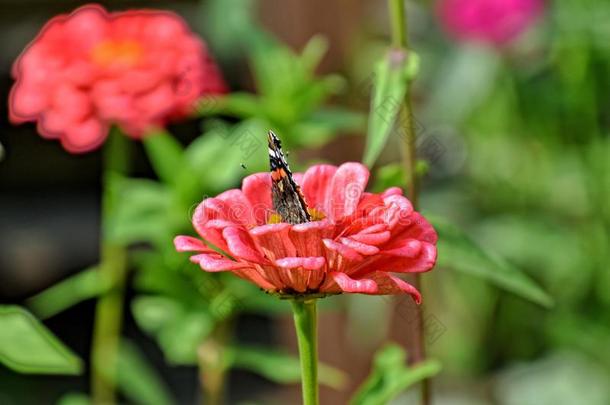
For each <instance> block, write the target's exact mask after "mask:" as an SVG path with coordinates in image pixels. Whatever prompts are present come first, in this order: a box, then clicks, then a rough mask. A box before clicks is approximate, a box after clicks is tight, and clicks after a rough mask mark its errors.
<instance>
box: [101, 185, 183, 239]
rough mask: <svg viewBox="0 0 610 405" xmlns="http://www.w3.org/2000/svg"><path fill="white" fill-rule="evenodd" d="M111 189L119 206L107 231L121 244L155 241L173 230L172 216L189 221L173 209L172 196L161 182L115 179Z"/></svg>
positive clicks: (109, 222)
mask: <svg viewBox="0 0 610 405" xmlns="http://www.w3.org/2000/svg"><path fill="white" fill-rule="evenodd" d="M110 187H111V188H112V189H113V191H114V192H115V195H116V196H117V198H116V201H117V203H116V206H115V209H114V211H113V212H112V214H111V217H110V218H109V219H108V221H107V228H106V229H107V232H108V236H109V238H110V239H112V240H114V241H116V242H118V243H122V244H128V243H133V242H142V241H156V240H157V239H158V238H160V237H163V236H165V235H167V234H168V232H170V231H171V230H172V225H173V222H172V221H173V220H174V218H175V217H174V216H173V215H176V216H180V215H184V217H185V218H186V213H184V214H182V213H177V212H174V211H173V210H172V198H171V197H172V196H171V194H170V192H169V190H168V189H167V187H164V186H163V184H161V183H159V182H156V181H152V180H148V179H131V178H125V177H122V176H114V177H113V178H111V179H110Z"/></svg>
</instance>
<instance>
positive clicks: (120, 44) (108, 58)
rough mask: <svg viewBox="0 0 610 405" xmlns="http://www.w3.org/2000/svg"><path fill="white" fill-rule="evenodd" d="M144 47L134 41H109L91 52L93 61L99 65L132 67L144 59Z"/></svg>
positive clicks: (98, 45)
mask: <svg viewBox="0 0 610 405" xmlns="http://www.w3.org/2000/svg"><path fill="white" fill-rule="evenodd" d="M143 51H144V50H143V49H142V45H141V44H140V43H139V42H137V41H133V40H124V41H115V40H107V41H102V42H100V43H99V44H97V45H96V46H95V47H94V48H93V49H92V50H91V59H92V60H93V62H94V63H96V64H97V65H100V66H103V67H108V66H111V65H114V66H116V65H118V66H122V67H132V66H134V65H135V64H136V63H138V61H139V60H140V58H141V57H142V53H143Z"/></svg>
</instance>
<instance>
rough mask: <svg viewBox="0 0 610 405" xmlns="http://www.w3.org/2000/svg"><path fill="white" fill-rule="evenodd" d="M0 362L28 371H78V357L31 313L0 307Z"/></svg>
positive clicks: (67, 372) (49, 372) (48, 372)
mask: <svg viewBox="0 0 610 405" xmlns="http://www.w3.org/2000/svg"><path fill="white" fill-rule="evenodd" d="M0 362H1V363H2V364H4V365H5V366H7V367H9V368H11V369H13V370H15V371H18V372H21V373H31V374H71V375H74V374H80V372H81V369H82V363H81V360H80V359H79V358H78V357H77V356H76V355H75V354H74V353H73V352H72V351H71V350H70V349H68V348H67V347H66V346H65V345H64V344H63V343H61V341H59V339H57V337H55V336H54V335H53V334H52V333H51V331H49V330H48V329H47V328H46V327H45V326H44V325H43V324H42V323H40V322H39V321H38V320H37V319H36V318H34V316H32V314H30V313H29V312H28V311H26V310H25V309H23V308H21V307H19V306H16V305H2V306H0Z"/></svg>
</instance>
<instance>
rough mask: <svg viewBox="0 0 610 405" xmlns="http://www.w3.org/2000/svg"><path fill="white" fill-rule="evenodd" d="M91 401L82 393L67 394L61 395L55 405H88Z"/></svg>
mask: <svg viewBox="0 0 610 405" xmlns="http://www.w3.org/2000/svg"><path fill="white" fill-rule="evenodd" d="M90 403H91V399H90V398H89V397H88V396H87V395H86V394H83V393H82V392H69V393H67V394H65V395H62V397H61V398H59V400H58V401H57V405H89V404H90Z"/></svg>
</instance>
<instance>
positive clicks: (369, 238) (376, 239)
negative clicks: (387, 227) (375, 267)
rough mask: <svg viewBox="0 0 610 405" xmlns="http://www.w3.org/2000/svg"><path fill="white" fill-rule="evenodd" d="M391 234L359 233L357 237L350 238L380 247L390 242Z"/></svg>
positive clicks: (386, 232)
mask: <svg viewBox="0 0 610 405" xmlns="http://www.w3.org/2000/svg"><path fill="white" fill-rule="evenodd" d="M390 235H391V234H390V232H389V231H384V232H379V233H362V232H360V233H357V234H355V235H350V238H351V239H353V240H355V241H358V242H362V243H365V244H367V245H374V246H379V245H381V244H383V243H386V242H387V241H389V240H390Z"/></svg>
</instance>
